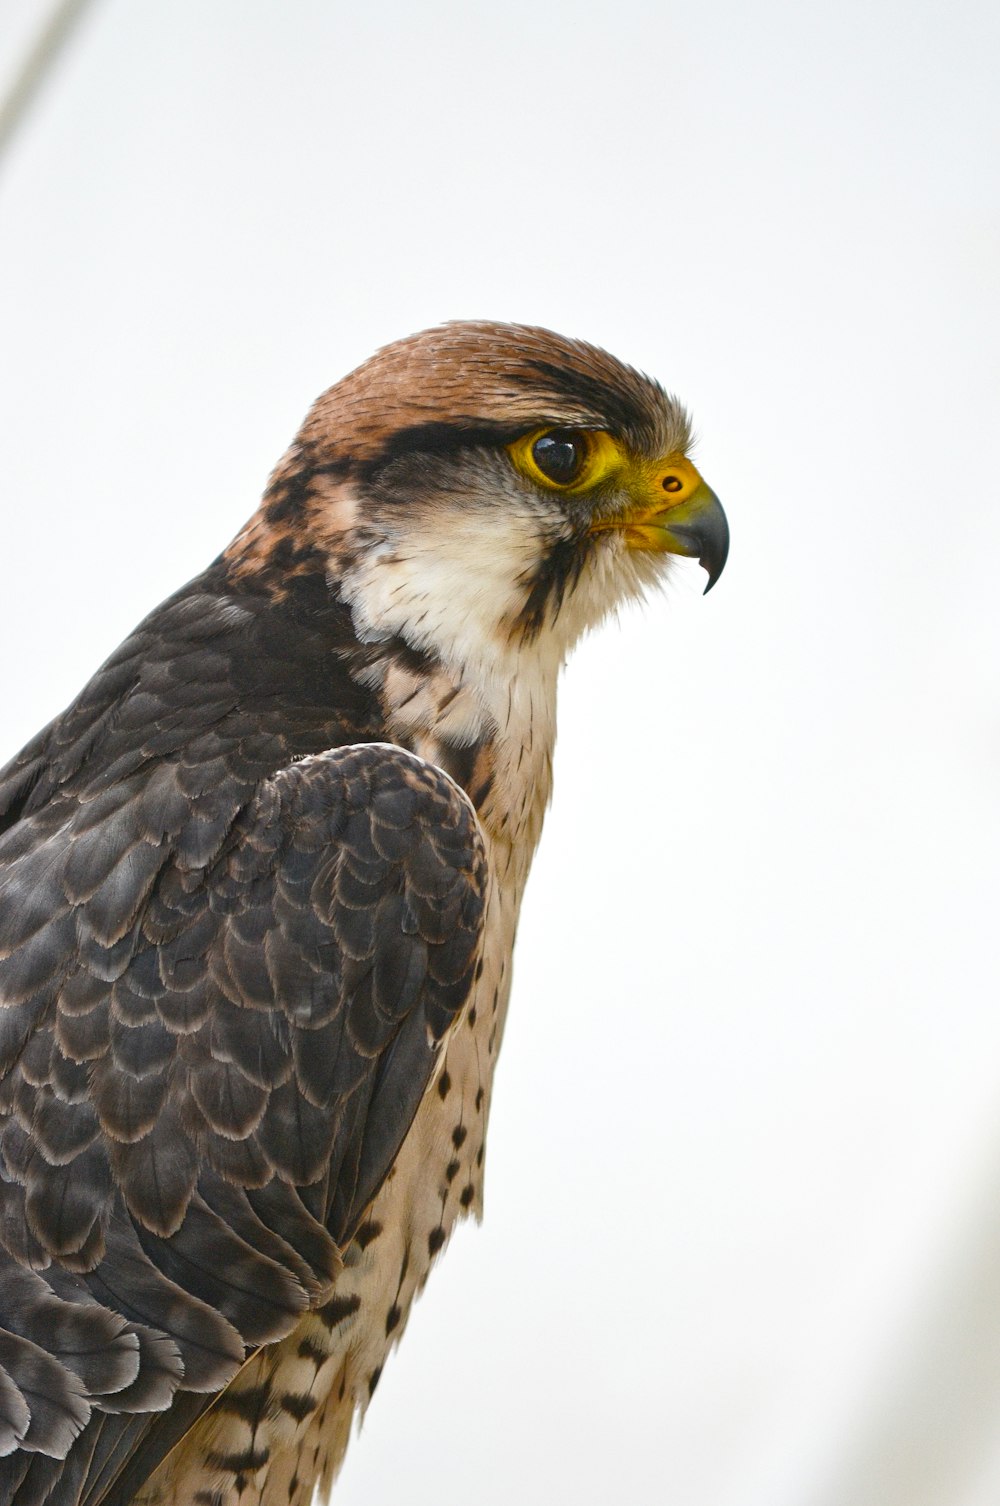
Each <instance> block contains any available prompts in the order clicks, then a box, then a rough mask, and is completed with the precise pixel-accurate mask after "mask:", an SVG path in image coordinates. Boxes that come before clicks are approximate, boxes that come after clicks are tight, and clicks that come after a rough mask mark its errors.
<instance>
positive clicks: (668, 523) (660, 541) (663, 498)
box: [595, 455, 729, 595]
mask: <svg viewBox="0 0 1000 1506" xmlns="http://www.w3.org/2000/svg"><path fill="white" fill-rule="evenodd" d="M644 490H646V488H645V487H644ZM649 491H652V493H653V497H654V501H653V504H652V506H650V504H649V500H648V496H649ZM611 527H614V528H617V529H619V530H620V531H621V532H622V533H624V535H625V542H626V543H627V544H628V547H629V548H630V549H647V550H649V551H651V552H652V553H655V554H683V555H686V556H687V557H688V558H689V559H696V560H697V561H698V563H699V564H700V565H701V566H702V568H703V569H704V570H706V571H707V573H708V585H707V586H706V587H705V594H706V595H707V594H708V592H709V591H711V589H712V587H713V586H714V585H715V582H716V581H717V580H718V578H719V576H720V575H721V574H722V572H723V570H724V568H725V564H726V557H727V556H728V554H729V524H728V522H727V520H726V515H725V513H724V512H723V510H722V503H721V502H720V501H719V499H718V497H717V496H716V495H715V493H714V492H713V491H712V489H711V487H710V486H708V485H706V483H705V482H704V481H703V480H702V479H701V476H700V475H699V474H698V472H697V471H696V470H695V468H694V466H693V465H692V464H691V462H690V460H687V459H685V458H684V456H682V455H671V456H669V457H668V458H667V460H666V461H664V462H662V463H661V464H660V465H658V466H657V468H656V471H655V474H654V476H653V477H652V478H651V485H650V486H649V489H648V491H647V500H645V501H644V503H642V504H640V505H638V506H636V507H634V508H630V509H629V511H628V512H627V513H626V514H625V516H624V517H619V518H618V519H615V520H611V519H608V520H603V521H601V522H600V523H598V524H596V525H595V530H596V531H601V532H604V531H607V530H608V529H609V528H611Z"/></svg>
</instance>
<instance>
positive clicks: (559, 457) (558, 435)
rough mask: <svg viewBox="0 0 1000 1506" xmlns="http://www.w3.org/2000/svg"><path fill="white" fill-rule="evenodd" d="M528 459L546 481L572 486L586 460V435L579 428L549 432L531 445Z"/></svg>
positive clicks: (551, 430)
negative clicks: (530, 459)
mask: <svg viewBox="0 0 1000 1506" xmlns="http://www.w3.org/2000/svg"><path fill="white" fill-rule="evenodd" d="M531 458H532V460H533V461H534V462H535V464H536V466H537V467H538V469H539V470H540V471H541V473H542V475H543V476H544V477H545V479H546V481H551V482H552V483H553V485H554V486H571V485H572V484H573V482H574V481H576V480H577V479H578V478H579V475H580V472H581V471H582V470H583V464H584V461H585V460H586V458H587V436H586V434H585V432H584V431H583V430H582V429H550V430H549V432H548V434H541V435H539V437H538V438H537V439H536V440H535V442H534V444H533V445H532V446H531Z"/></svg>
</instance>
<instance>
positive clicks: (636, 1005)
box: [0, 0, 1000, 1506]
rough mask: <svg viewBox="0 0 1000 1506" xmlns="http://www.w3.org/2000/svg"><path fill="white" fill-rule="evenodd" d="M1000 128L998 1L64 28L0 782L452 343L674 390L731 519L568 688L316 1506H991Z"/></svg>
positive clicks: (20, 156)
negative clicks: (431, 1232)
mask: <svg viewBox="0 0 1000 1506" xmlns="http://www.w3.org/2000/svg"><path fill="white" fill-rule="evenodd" d="M50 9H51V6H46V5H43V4H38V3H31V0H2V5H0V61H2V63H3V66H4V67H7V68H8V69H9V68H10V67H11V66H12V64H11V60H12V59H15V58H16V57H17V56H19V55H20V53H21V49H22V48H23V45H24V42H25V38H26V37H27V35H28V34H29V32H30V25H31V24H32V23H33V22H34V21H36V20H41V19H43V18H44V15H45V13H46V12H47V11H48V10H50ZM998 76H1000V10H998V8H997V6H996V4H995V0H982V3H977V0H966V3H960V0H959V3H952V4H944V3H930V0H906V3H905V4H904V3H902V0H896V3H893V0H867V3H863V0H839V3H837V4H830V3H826V0H825V3H822V4H814V3H803V0H786V3H779V0H764V3H758V4H753V3H750V4H747V3H737V0H728V3H725V0H698V3H697V4H695V3H680V0H676V3H657V4H654V3H651V0H650V3H642V0H615V3H614V4H611V3H600V4H598V3H581V0H577V3H574V4H570V3H561V4H560V3H550V4H545V3H543V0H530V3H528V0H507V3H504V4H492V5H490V4H480V3H470V0H465V3H458V0H456V3H451V4H448V3H443V0H422V3H421V4H419V5H417V4H412V5H410V4H404V3H402V0H396V3H384V4H378V3H370V4H367V5H348V4H346V3H335V0H297V3H296V4H294V5H289V4H282V3H279V0H211V3H209V4H206V3H204V0H170V3H156V0H96V3H95V4H94V5H93V6H92V8H91V10H90V11H89V12H88V13H87V15H86V17H85V19H84V21H83V23H82V24H81V26H80V29H79V32H78V34H77V35H76V37H75V38H74V40H73V42H72V45H71V46H70V47H69V48H68V50H67V52H66V53H65V54H64V55H63V56H62V57H61V59H60V60H59V62H58V65H57V67H56V68H55V69H54V71H53V73H52V75H51V77H50V79H49V80H48V84H47V87H46V88H45V90H44V92H43V93H42V94H41V95H40V96H39V98H38V100H37V102H36V106H35V108H34V109H33V110H32V112H31V114H30V115H29V116H28V117H27V118H26V120H25V122H24V123H23V125H22V128H21V129H20V131H19V132H18V134H17V135H16V137H15V138H14V140H13V141H12V143H11V146H10V150H9V152H8V154H7V156H6V158H5V159H3V160H2V161H0V414H2V420H0V496H2V498H3V503H2V506H3V513H2V532H0V540H2V565H3V589H2V592H0V632H2V638H0V643H2V649H0V653H2V670H3V687H4V694H3V700H2V704H0V730H2V742H3V748H2V753H3V755H4V756H6V755H7V754H8V753H10V754H12V753H14V752H15V751H16V750H17V748H18V747H19V746H20V745H21V744H22V742H24V741H25V740H26V739H27V737H28V736H29V735H30V734H31V733H33V732H34V731H35V730H36V728H37V727H38V726H39V725H41V724H42V723H43V722H44V721H46V720H47V719H48V718H49V717H50V716H51V715H53V714H54V713H55V712H56V711H58V710H59V709H60V708H61V707H62V705H64V704H65V703H66V701H67V700H69V699H70V698H71V697H72V695H73V694H74V693H75V692H76V691H77V690H78V689H79V687H80V686H81V684H82V683H83V681H84V680H85V679H86V677H87V676H88V675H89V674H90V673H91V672H92V670H93V669H94V668H95V667H96V665H97V664H98V662H99V661H100V660H101V659H102V658H103V657H104V656H105V655H106V654H107V653H108V652H110V650H111V649H112V648H114V646H115V645H116V644H117V642H118V641H119V640H120V639H121V637H122V636H123V635H124V634H125V633H126V632H127V631H128V630H129V628H130V627H131V626H132V625H133V624H134V622H135V621H136V620H137V619H138V618H139V617H140V616H142V615H143V614H144V613H145V612H146V611H147V610H148V609H149V608H150V607H151V606H153V605H154V604H155V603H156V602H157V601H158V600H159V599H160V598H161V597H163V596H164V595H166V594H167V593H168V592H169V591H171V590H172V589H173V588H174V587H175V586H176V585H178V584H179V583H180V582H181V581H183V580H184V579H186V578H187V577H189V576H191V575H193V574H194V573H196V572H197V571H198V570H199V569H200V568H201V567H202V566H203V565H204V564H205V563H206V562H207V560H208V559H209V558H211V557H212V556H213V555H214V554H215V553H216V552H217V551H218V549H219V548H220V547H221V546H222V545H223V544H225V543H226V542H227V541H228V539H229V538H230V537H231V536H232V534H233V533H234V532H235V531H236V529H237V528H238V527H239V525H240V524H241V523H242V522H243V520H244V519H245V517H246V516H247V515H248V514H249V513H250V512H251V511H252V510H253V507H254V506H255V503H256V499H257V497H258V495H259V493H260V490H261V488H262V486H263V483H264V480H265V478H266V475H267V472H268V470H269V469H270V467H271V465H272V464H273V462H274V461H275V460H276V458H277V457H278V455H279V454H280V453H281V451H282V450H283V448H284V447H285V445H286V443H287V442H288V440H289V439H290V437H291V435H292V433H293V432H294V430H295V428H296V426H297V424H298V422H299V419H300V418H301V416H302V414H303V412H304V411H305V409H306V407H307V406H308V404H309V402H310V401H311V400H312V398H313V397H314V396H315V395H316V393H317V392H318V391H320V390H321V389H322V388H323V387H325V386H327V385H328V384H329V383H330V382H332V381H333V380H335V379H336V378H337V377H338V376H340V375H342V374H343V373H344V372H345V371H346V370H348V369H349V368H350V367H352V366H353V365H355V364H356V363H357V362H358V361H359V360H361V359H363V358H364V357H365V356H366V355H368V354H369V353H370V352H371V351H372V350H373V349H374V348H375V347H376V346H377V345H379V344H382V343H384V342H385V341H387V340H390V339H393V338H395V337H397V336H399V335H403V334H406V333H408V332H410V331H412V330H415V329H418V328H421V327H423V326H425V325H428V324H431V323H436V322H438V321H439V320H441V319H446V318H457V317H473V316H477V317H491V318H501V319H503V318H510V319H517V320H523V321H528V322H537V323H542V324H546V325H549V326H551V327H553V328H555V329H558V330H560V331H562V332H564V333H566V334H570V335H579V336H582V337H584V338H587V339H590V340H593V341H596V342H598V343H600V344H604V345H606V346H607V347H608V348H609V349H611V350H612V351H614V352H615V353H616V354H617V355H620V356H622V357H623V358H625V359H626V360H629V361H631V362H633V363H635V364H637V365H639V366H641V367H643V368H644V369H646V370H649V371H650V372H652V373H653V374H655V375H656V376H658V377H659V378H660V379H661V380H662V381H663V382H664V383H665V384H666V385H667V386H668V387H669V388H670V389H671V390H672V391H675V392H676V393H678V395H679V396H680V397H681V398H682V399H683V400H684V401H685V402H686V403H687V404H688V405H689V406H690V408H691V409H692V411H693V414H694V419H695V424H696V428H697V431H698V434H699V443H698V447H697V450H696V460H697V463H698V464H699V466H700V468H701V470H702V471H703V473H704V475H705V477H706V478H707V480H708V481H709V483H710V484H711V485H712V486H713V487H714V488H715V490H716V491H717V492H718V493H719V495H720V496H721V497H722V499H723V502H724V504H725V506H726V508H727V511H728V513H729V517H730V521H731V525H732V532H733V545H732V552H731V555H730V562H729V566H728V569H727V572H726V575H725V576H724V578H723V580H722V581H721V582H720V584H719V585H718V586H717V588H716V589H715V591H713V593H712V595H711V596H710V597H708V598H707V599H703V598H702V596H701V595H700V590H701V585H702V583H703V577H701V576H700V573H699V571H698V570H697V568H696V567H694V566H693V565H692V566H691V567H690V568H686V567H685V568H683V569H682V571H680V572H679V573H678V576H677V579H676V583H675V584H674V585H673V586H672V588H671V589H670V591H669V592H668V593H666V594H665V595H664V596H663V597H662V598H660V599H658V600H656V601H653V602H651V603H650V604H649V605H648V606H647V607H646V608H645V609H644V610H636V611H634V612H629V613H627V614H625V615H624V616H623V618H622V620H621V623H620V624H619V625H618V626H615V625H612V626H610V627H608V628H606V629H605V630H604V631H603V632H602V633H601V634H600V635H597V636H595V637H594V638H592V639H591V640H589V641H588V642H587V643H585V644H584V645H583V646H582V647H581V649H580V650H579V651H578V652H577V654H576V656H575V658H574V660H573V661H572V663H571V665H570V667H569V669H568V672H567V674H566V676H565V680H564V683H563V687H562V698H561V707H560V742H559V750H558V757H557V768H556V795H555V802H554V805H553V808H552V811H551V814H550V817H549V822H548V826H547V829H546V833H545V836H544V838H543V842H542V848H541V852H540V855H539V858H538V861H537V863H536V868H535V873H534V875H533V878H532V882H531V885H530V888H529V892H528V896H527V899H526V903H525V911H524V918H523V922H522V928H521V935H520V938H519V944H518V953H517V965H516V981H515V986H514V998H513V1003H512V1008H511V1018H510V1026H509V1030H508V1035H507V1039H506V1042H505V1046H504V1055H503V1059H502V1062H501V1066H500V1070H499V1076H498V1087H497V1096H496V1102H495V1108H494V1114H493V1121H492V1125H491V1133H490V1144H489V1161H488V1176H487V1197H486V1204H487V1213H486V1222H485V1225H484V1226H483V1228H482V1229H479V1230H475V1229H470V1228H463V1229H462V1230H460V1231H459V1233H458V1234H457V1236H456V1238H455V1240H454V1242H453V1245H452V1247H451V1248H450V1249H449V1251H448V1252H447V1253H446V1255H445V1257H444V1259H443V1261H442V1264H441V1266H440V1267H439V1269H438V1270H437V1271H436V1272H435V1274H434V1276H433V1278H432V1280H431V1283H430V1286H429V1288H428V1291H427V1293H426V1294H425V1295H424V1297H423V1298H422V1299H421V1301H420V1302H419V1304H418V1305H417V1307H416V1309H415V1311H414V1314H413V1317H412V1320H411V1323H410V1326H409V1330H408V1332H407V1335H406V1338H405V1341H404V1343H403V1345H402V1347H401V1349H400V1351H399V1353H398V1355H396V1356H395V1357H394V1359H393V1360H392V1362H391V1363H390V1365H389V1366H388V1367H387V1370H386V1373H385V1375H384V1377H383V1379H382V1382H381V1386H380V1390H379V1394H378V1396H377V1398H376V1401H375V1404H374V1405H373V1408H372V1411H371V1413H370V1415H369V1418H368V1421H367V1423H366V1425H365V1428H364V1431H363V1434H362V1437H361V1439H360V1441H359V1442H356V1443H355V1445H354V1446H352V1449H351V1452H350V1455H349V1458H348V1463H347V1466H346V1469H345V1471H344V1474H343V1477H342V1480H341V1484H340V1487H339V1490H338V1492H337V1493H336V1496H335V1498H336V1500H337V1502H338V1506H360V1503H362V1502H367V1501H371V1500H376V1501H388V1500H391V1499H394V1498H395V1496H396V1495H398V1494H399V1493H400V1492H401V1491H402V1490H404V1489H405V1495H406V1499H407V1502H408V1506H424V1503H426V1506H431V1503H433V1506H451V1503H458V1502H460V1501H466V1500H468V1499H470V1498H474V1499H475V1500H476V1501H477V1502H478V1503H480V1506H508V1503H509V1502H510V1501H512V1500H514V1499H517V1500H518V1501H521V1502H524V1503H526V1506H543V1503H544V1506H552V1503H554V1502H562V1501H566V1502H569V1501H572V1502H573V1503H574V1506H608V1503H610V1502H627V1503H630V1506H632V1503H635V1506H646V1503H657V1506H658V1503H663V1502H666V1503H669V1506H994V1503H995V1502H996V1500H997V1498H998V1495H1000V1007H998V1004H1000V1000H998V994H1000V989H998V986H997V965H996V955H997V929H998V927H997V910H998V881H997V845H998V836H1000V819H998V815H1000V812H998V796H997V777H996V769H997V755H998V753H1000V697H998V687H1000V677H998V667H1000V666H998V658H1000V655H998V647H997V645H998V636H1000V635H998V628H1000V608H998V586H997V562H998V546H1000V496H998V486H997V430H998V398H1000V391H998V387H1000V383H998V351H1000V278H998V268H1000V259H998V253H1000V215H998V209H1000V203H998V200H1000V184H998V167H997V163H998V160H1000V151H998V148H1000V142H998V134H1000V133H998V124H1000V89H998V85H997V80H998ZM472 1482H475V1483H474V1485H473V1483H472Z"/></svg>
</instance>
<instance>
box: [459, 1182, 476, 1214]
mask: <svg viewBox="0 0 1000 1506" xmlns="http://www.w3.org/2000/svg"><path fill="white" fill-rule="evenodd" d="M475 1195H476V1189H475V1188H474V1187H473V1185H472V1183H471V1182H467V1183H466V1185H465V1186H464V1187H463V1188H462V1194H461V1196H460V1198H459V1200H458V1201H459V1202H460V1203H461V1205H462V1207H463V1208H468V1206H469V1204H470V1203H471V1202H472V1199H473V1198H474V1197H475Z"/></svg>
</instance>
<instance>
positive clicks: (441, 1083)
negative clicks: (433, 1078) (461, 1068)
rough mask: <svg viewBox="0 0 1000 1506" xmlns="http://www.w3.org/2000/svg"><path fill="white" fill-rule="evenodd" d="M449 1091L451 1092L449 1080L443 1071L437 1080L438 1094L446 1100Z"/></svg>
mask: <svg viewBox="0 0 1000 1506" xmlns="http://www.w3.org/2000/svg"><path fill="white" fill-rule="evenodd" d="M450 1091H451V1078H450V1077H449V1076H448V1073H447V1071H444V1072H442V1073H441V1076H440V1077H439V1078H438V1093H439V1094H440V1095H441V1097H442V1098H447V1097H448V1094H449V1092H450Z"/></svg>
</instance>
